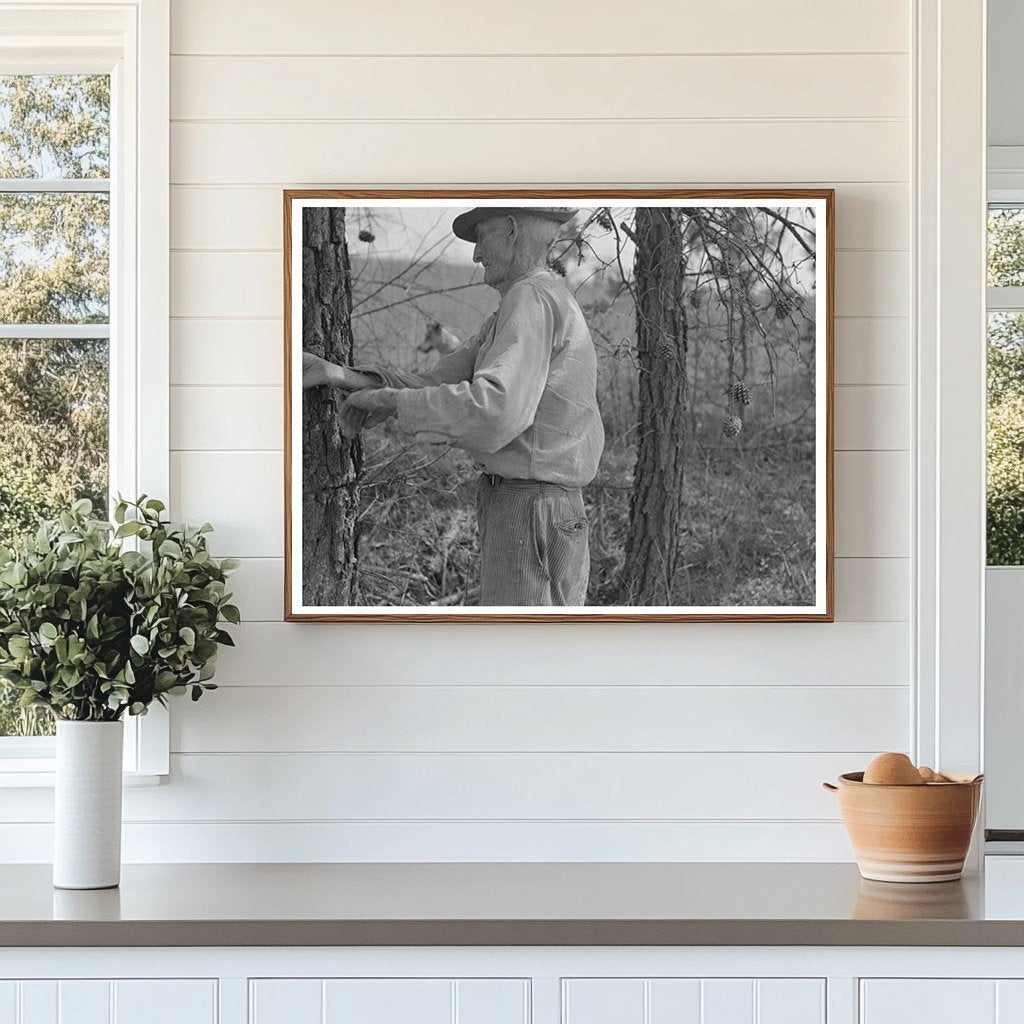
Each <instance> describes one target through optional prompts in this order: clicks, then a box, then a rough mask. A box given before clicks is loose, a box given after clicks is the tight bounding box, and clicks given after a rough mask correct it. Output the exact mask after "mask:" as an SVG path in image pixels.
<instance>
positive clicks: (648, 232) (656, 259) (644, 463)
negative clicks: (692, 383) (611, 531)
mask: <svg viewBox="0 0 1024 1024" xmlns="http://www.w3.org/2000/svg"><path fill="white" fill-rule="evenodd" d="M684 217H685V214H684V213H682V212H681V211H679V210H674V209H671V208H667V207H657V208H647V207H638V208H637V211H636V259H635V263H634V280H635V287H636V305H637V310H636V334H637V355H638V357H639V364H640V379H639V416H638V432H637V456H636V467H635V469H634V471H633V490H632V493H631V494H630V500H629V533H628V536H627V539H626V557H625V565H624V566H623V571H622V578H621V585H620V598H619V600H620V603H622V604H624V605H668V604H674V603H680V602H679V601H678V600H676V599H675V596H674V595H673V577H674V576H675V571H676V565H677V561H678V554H679V523H680V517H681V512H682V505H683V455H684V451H685V446H686V410H685V402H684V398H685V392H686V313H685V309H686V306H685V302H684V299H685V292H684V278H683V270H684V265H685V262H686V260H685V254H684V238H683V220H684Z"/></svg>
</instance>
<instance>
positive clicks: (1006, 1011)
mask: <svg viewBox="0 0 1024 1024" xmlns="http://www.w3.org/2000/svg"><path fill="white" fill-rule="evenodd" d="M1021 1021H1024V981H998V982H996V1022H997V1024H1020V1022H1021Z"/></svg>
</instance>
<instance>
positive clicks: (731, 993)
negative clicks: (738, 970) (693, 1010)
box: [701, 978, 754, 1024]
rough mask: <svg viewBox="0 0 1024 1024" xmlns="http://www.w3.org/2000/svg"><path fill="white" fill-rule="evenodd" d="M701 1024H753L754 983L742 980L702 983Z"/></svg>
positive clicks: (718, 979)
mask: <svg viewBox="0 0 1024 1024" xmlns="http://www.w3.org/2000/svg"><path fill="white" fill-rule="evenodd" d="M703 990H704V991H703V996H702V998H701V1009H702V1011H703V1012H702V1015H701V1024H754V983H753V982H752V981H748V980H746V979H742V978H713V979H709V980H707V981H705V982H703Z"/></svg>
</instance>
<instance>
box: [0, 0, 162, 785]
mask: <svg viewBox="0 0 1024 1024" xmlns="http://www.w3.org/2000/svg"><path fill="white" fill-rule="evenodd" d="M169 23H170V16H169V0H122V2H119V3H97V2H95V0H59V2H54V0H19V2H9V0H0V74H32V73H35V74H46V73H49V74H58V73H63V74H70V73H75V72H78V73H83V74H88V73H91V74H109V75H110V76H111V156H110V160H111V172H110V173H111V182H110V185H111V191H110V317H109V319H110V331H109V336H110V341H109V345H110V348H109V353H110V399H109V401H110V477H109V479H110V491H111V494H117V493H120V494H124V495H126V496H128V495H130V496H134V495H137V494H143V493H145V494H149V495H152V496H157V497H161V498H163V499H164V500H165V501H166V500H167V498H168V495H169V493H170V481H169V476H170V456H169V450H170V440H169V291H168V287H169V286H168V280H169V273H168V263H169V252H170V244H169V214H168V203H169V195H170V186H169V149H170V147H169V129H170V99H169V90H170V86H169V80H170V31H169ZM44 187H45V186H44ZM19 330H20V331H21V333H19V337H25V336H26V334H25V332H24V328H20V329H19ZM62 333H63V336H65V337H67V336H74V335H75V334H78V333H79V332H75V331H68V330H67V329H64V330H63V332H62ZM79 336H81V335H80V334H79ZM89 336H90V337H93V336H95V332H94V333H92V334H90V335H89ZM125 721H126V728H125V760H124V770H125V773H126V779H127V780H129V781H135V782H139V783H146V782H153V781H158V779H159V776H162V775H167V774H168V771H169V761H170V756H169V750H170V727H169V720H168V716H167V712H166V711H165V710H164V709H163V708H161V707H160V706H159V705H154V706H153V707H152V708H151V710H150V712H149V714H148V715H145V716H130V717H127V718H126V720H125ZM53 747H54V745H53V740H52V739H48V738H40V737H31V738H18V737H3V738H0V787H4V786H48V785H52V784H53V773H54V749H53Z"/></svg>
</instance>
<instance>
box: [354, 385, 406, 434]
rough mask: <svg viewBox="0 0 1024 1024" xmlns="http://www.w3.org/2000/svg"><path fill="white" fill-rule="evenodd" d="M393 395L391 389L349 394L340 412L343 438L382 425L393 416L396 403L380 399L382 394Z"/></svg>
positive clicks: (388, 399) (375, 389)
mask: <svg viewBox="0 0 1024 1024" xmlns="http://www.w3.org/2000/svg"><path fill="white" fill-rule="evenodd" d="M385 391H387V392H389V393H390V395H392V396H393V395H394V394H395V392H394V390H393V389H392V388H374V389H372V390H366V391H357V392H354V393H353V394H350V395H349V396H348V398H347V399H346V400H345V404H344V406H343V407H342V410H341V432H342V434H343V435H344V436H345V437H355V436H356V435H357V434H358V433H359V432H360V431H361V430H369V429H370V427H375V426H377V424H378V423H383V422H384V421H385V420H386V419H387V418H388V417H389V416H391V415H393V414H394V412H395V409H396V407H397V402H396V401H393V400H392V399H390V398H388V397H381V395H382V392H385Z"/></svg>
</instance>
